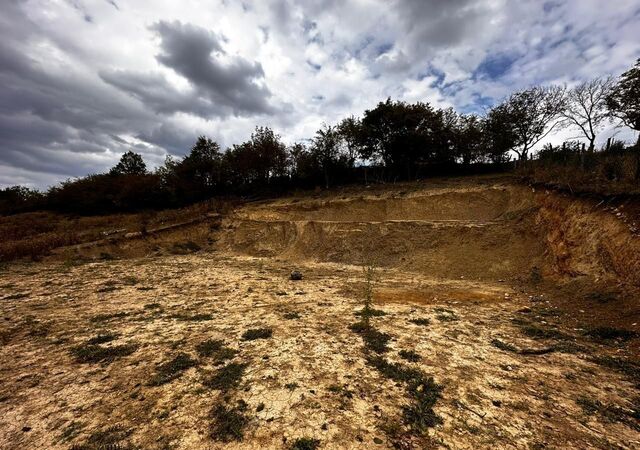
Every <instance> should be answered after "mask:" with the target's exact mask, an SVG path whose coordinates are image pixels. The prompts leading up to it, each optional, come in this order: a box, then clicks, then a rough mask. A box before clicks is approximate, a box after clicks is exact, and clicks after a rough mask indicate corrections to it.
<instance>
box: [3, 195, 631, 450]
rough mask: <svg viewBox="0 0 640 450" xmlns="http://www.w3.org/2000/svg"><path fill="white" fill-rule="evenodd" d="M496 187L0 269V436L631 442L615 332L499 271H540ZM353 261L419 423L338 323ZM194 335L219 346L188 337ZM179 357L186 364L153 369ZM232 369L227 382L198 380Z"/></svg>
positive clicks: (250, 209)
mask: <svg viewBox="0 0 640 450" xmlns="http://www.w3.org/2000/svg"><path fill="white" fill-rule="evenodd" d="M443 189H444V188H443ZM486 189H489V190H488V191H487V190H486ZM505 189H506V190H505ZM514 189H515V188H513V189H512V188H511V187H507V188H505V187H504V186H502V185H500V186H489V188H487V186H484V185H482V184H481V185H480V186H479V187H478V186H472V187H471V188H468V187H465V188H460V187H459V186H453V187H451V186H448V187H447V188H446V189H444V190H438V189H436V190H435V191H434V190H432V191H427V192H424V191H422V190H416V191H411V192H392V193H390V194H389V193H383V194H380V193H370V194H367V193H365V194H363V197H357V196H356V197H354V198H351V200H352V201H353V204H350V205H345V202H346V201H347V200H345V199H337V200H336V202H337V203H335V202H334V203H332V204H327V201H326V199H322V198H320V199H312V200H302V201H301V200H300V199H284V200H278V201H275V202H270V203H266V204H258V205H253V206H247V207H244V208H241V209H240V210H238V211H236V212H235V213H233V214H232V215H231V216H230V217H228V218H226V219H225V221H224V223H223V225H222V228H221V230H219V231H216V232H215V239H214V240H215V243H214V244H212V246H211V247H210V248H206V249H204V250H202V251H199V252H196V253H193V254H187V255H182V256H177V255H167V254H162V253H161V252H159V253H150V254H148V255H147V256H146V257H139V258H132V259H118V260H113V261H95V262H87V263H83V264H79V265H70V264H63V263H61V262H60V261H56V260H49V261H45V262H41V263H31V264H14V265H11V266H9V267H7V268H5V269H3V270H2V272H0V311H1V316H0V318H1V319H2V323H1V324H0V343H1V345H0V361H1V365H0V448H2V449H40V448H43V449H44V448H46V449H49V448H50V449H58V448H61V449H68V448H76V449H82V448H86V449H97V448H104V449H107V448H110V449H115V448H143V449H170V448H171V449H210V448H212V449H213V448H229V449H234V448H277V449H280V448H292V446H294V445H301V441H298V442H297V444H296V440H297V439H299V438H312V439H317V440H318V441H319V448H323V449H324V448H326V449H342V448H354V449H357V448H394V447H396V448H440V447H441V448H468V449H477V448H532V449H533V448H580V449H582V448H640V422H639V420H638V419H639V417H640V416H639V414H640V411H638V409H637V408H638V405H639V402H638V391H637V385H638V379H637V378H634V376H633V370H635V369H634V368H636V366H633V365H632V366H629V367H631V369H630V368H629V367H627V370H626V371H625V370H622V371H621V370H616V368H615V367H613V368H612V364H607V363H606V361H614V360H616V359H615V358H617V357H621V356H626V354H627V348H628V347H627V345H629V343H628V342H626V343H625V342H622V341H619V340H618V341H607V342H603V341H598V340H594V339H591V338H588V337H587V336H585V333H584V330H583V329H581V328H578V327H575V326H573V325H567V323H569V322H568V321H566V320H565V319H564V315H565V314H566V313H565V312H561V311H560V310H558V309H556V307H555V306H554V302H553V301H552V300H549V298H550V297H549V296H553V292H556V291H553V290H551V289H550V288H548V286H547V285H545V287H544V288H543V287H542V286H540V285H534V284H532V283H529V282H528V281H523V279H521V278H518V277H516V276H515V274H522V273H524V274H525V275H526V276H527V277H528V276H529V271H530V270H532V269H533V268H534V267H540V268H541V269H540V270H541V272H542V276H543V277H545V279H552V280H556V278H553V277H554V275H553V274H552V265H551V264H550V263H549V262H548V258H549V255H548V252H545V249H544V248H543V242H544V241H543V240H541V239H537V238H535V236H533V234H534V231H535V225H532V223H534V222H533V219H531V220H530V219H529V218H527V217H528V215H529V214H531V208H532V205H534V202H533V200H527V199H524V200H523V198H524V197H523V195H524V194H522V195H521V194H520V191H519V190H518V189H519V188H518V189H515V190H514ZM523 189H524V188H523ZM494 191H495V192H494ZM505 192H506V194H505ZM500 193H503V194H500ZM436 194H437V195H442V194H446V195H447V196H448V197H447V198H448V199H449V200H447V201H446V202H445V201H442V197H441V198H439V199H438V201H434V199H433V198H431V197H430V196H433V195H436ZM507 194H508V196H507V197H505V196H506V195H507ZM367 196H369V197H367ZM381 196H382V197H381ZM474 196H475V197H474ZM393 199H401V200H402V199H403V200H402V201H401V202H395V204H394V202H393V201H392V200H393ZM469 199H470V200H469ZM382 201H384V202H385V203H384V204H383V203H376V202H382ZM430 201H432V203H428V202H430ZM456 202H457V203H456ZM437 205H440V209H438V208H436V206H437ZM447 205H449V206H447ZM451 205H453V206H451ZM323 208H324V209H323ZM357 208H360V209H357ZM394 208H395V209H394ZM474 208H475V209H474ZM323 211H324V213H323ZM314 255H315V257H314ZM367 256H370V259H373V260H375V261H374V262H375V263H376V265H377V266H378V270H377V282H376V283H375V284H374V292H375V297H374V298H375V308H377V309H379V310H382V311H384V312H385V313H386V315H383V316H376V317H372V318H371V323H372V324H373V325H374V326H375V328H376V329H377V330H379V331H381V332H385V333H387V334H388V335H390V336H391V340H390V342H389V343H388V350H387V351H386V352H383V353H382V354H381V355H382V356H383V357H384V358H385V359H386V360H387V361H388V362H399V363H401V364H403V365H404V366H406V367H411V368H415V369H419V370H421V371H423V372H424V373H425V374H426V375H428V376H432V377H433V379H434V381H435V382H436V383H437V384H438V385H440V386H441V387H442V390H441V394H440V397H439V398H438V400H437V402H436V403H435V407H434V408H433V409H434V412H435V413H436V415H437V417H439V419H440V421H439V422H440V423H437V424H435V426H431V427H429V428H428V429H427V430H426V431H425V432H424V433H416V432H415V430H411V429H410V427H408V426H407V424H406V423H405V422H403V406H405V405H407V404H408V402H409V401H410V399H409V398H408V396H407V389H406V387H405V385H404V384H403V383H402V382H399V381H397V380H394V379H391V378H388V377H386V376H385V375H384V373H382V372H381V371H380V370H378V369H376V367H374V366H372V364H370V363H368V362H367V355H368V353H367V351H366V350H365V347H364V344H363V339H362V337H361V336H360V335H359V334H358V333H356V332H354V331H352V330H351V329H350V328H349V325H351V324H353V323H354V322H356V321H357V320H358V318H357V317H356V315H355V314H356V313H357V312H358V311H359V310H361V309H362V295H363V294H362V292H363V289H364V283H363V279H364V278H363V271H362V267H361V266H360V263H361V262H362V261H363V260H366V259H367ZM293 269H297V270H300V271H301V272H302V274H303V279H302V280H301V281H291V280H289V274H290V272H291V270H293ZM533 270H537V269H533ZM557 280H560V278H557ZM555 282H556V281H553V283H555ZM557 282H558V283H559V282H560V281H557ZM415 319H428V320H426V321H422V322H421V321H419V320H418V323H414V322H413V320H415ZM262 328H269V329H271V332H272V334H271V336H270V337H268V336H267V337H264V338H260V339H254V340H249V339H245V338H243V334H244V333H245V332H246V331H247V330H250V329H262ZM100 336H102V337H104V336H110V338H109V339H104V342H101V341H100V339H99V337H100ZM91 338H98V339H96V340H95V341H94V342H97V344H91V343H88V342H87V341H88V340H90V339H91ZM211 339H216V340H221V341H224V347H225V348H226V349H227V351H228V355H227V358H226V359H225V358H222V357H220V356H219V354H218V353H215V352H214V353H210V354H206V352H204V351H202V349H201V347H199V344H201V343H203V342H205V341H207V340H211ZM92 345H93V347H92ZM79 348H84V349H85V350H87V348H88V349H89V350H91V349H93V350H96V351H102V350H106V352H105V354H104V357H102V356H101V354H98V356H95V355H94V356H95V358H94V359H91V357H90V356H86V354H83V353H81V352H80V350H78V349H79ZM109 349H111V350H113V352H112V353H109V351H108V350H109ZM229 349H232V350H236V352H232V351H230V350H229ZM118 350H120V351H121V353H118ZM401 350H405V351H409V350H412V351H414V352H415V353H417V355H418V356H417V357H416V358H414V359H417V361H409V360H406V359H403V358H402V357H401V356H400V355H399V352H400V351H401ZM180 355H181V356H180ZM216 355H218V356H216ZM83 357H84V359H83ZM176 357H178V359H179V360H180V358H182V361H187V363H186V364H185V365H184V367H182V368H181V369H176V370H174V371H173V372H171V373H170V374H169V376H168V377H167V378H165V379H162V377H161V376H160V377H159V374H161V373H162V369H163V367H165V366H163V364H166V363H167V362H171V361H174V359H175V358H176ZM185 358H186V359H185ZM232 364H235V366H234V367H241V368H242V369H244V370H242V369H241V370H240V372H241V375H240V376H238V377H237V378H236V379H235V382H233V383H230V384H224V383H223V384H218V385H216V384H215V383H213V382H211V380H212V378H215V375H216V374H218V373H219V372H220V371H221V370H223V369H224V368H225V367H228V366H229V365H232ZM629 364H631V363H629ZM618 369H619V368H618ZM632 369H633V370H632ZM638 370H640V369H638ZM638 373H640V372H638ZM159 380H160V381H159ZM220 406H224V407H225V408H227V409H233V408H236V410H238V411H240V412H241V414H242V415H243V417H244V418H245V420H246V423H245V426H244V427H243V428H242V430H241V432H240V433H241V434H242V437H241V439H240V438H239V437H235V438H234V437H232V438H228V439H226V438H224V437H223V436H224V434H223V433H221V431H220V428H219V425H220V418H219V416H216V413H215V410H216V408H219V407H220ZM294 448H295V447H294ZM297 448H312V447H297Z"/></svg>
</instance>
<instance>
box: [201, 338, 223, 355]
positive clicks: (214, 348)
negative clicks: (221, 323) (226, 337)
mask: <svg viewBox="0 0 640 450" xmlns="http://www.w3.org/2000/svg"><path fill="white" fill-rule="evenodd" d="M222 347H224V341H222V340H220V339H207V340H206V341H203V342H200V343H199V344H198V345H196V351H197V352H198V355H200V356H212V355H213V354H214V353H216V352H218V351H219V350H220V349H221V348H222Z"/></svg>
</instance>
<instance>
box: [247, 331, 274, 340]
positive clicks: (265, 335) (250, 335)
mask: <svg viewBox="0 0 640 450" xmlns="http://www.w3.org/2000/svg"><path fill="white" fill-rule="evenodd" d="M271 336H273V330H272V329H271V328H253V329H251V330H247V331H245V332H244V333H243V334H242V340H243V341H255V340H256V339H269V338H270V337H271Z"/></svg>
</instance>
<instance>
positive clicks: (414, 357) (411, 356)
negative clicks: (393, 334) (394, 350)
mask: <svg viewBox="0 0 640 450" xmlns="http://www.w3.org/2000/svg"><path fill="white" fill-rule="evenodd" d="M398 355H399V356H400V357H401V358H402V359H406V360H407V361H409V362H418V361H420V355H419V354H417V353H416V352H414V351H413V350H400V351H399V352H398Z"/></svg>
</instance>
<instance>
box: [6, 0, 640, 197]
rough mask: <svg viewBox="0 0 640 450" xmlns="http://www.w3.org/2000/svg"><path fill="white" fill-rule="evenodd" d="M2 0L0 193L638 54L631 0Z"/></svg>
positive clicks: (300, 132) (466, 101)
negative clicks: (204, 141)
mask: <svg viewBox="0 0 640 450" xmlns="http://www.w3.org/2000/svg"><path fill="white" fill-rule="evenodd" d="M1 3H2V8H1V10H0V11H1V12H0V38H1V39H0V187H2V186H3V185H7V184H10V183H12V182H15V181H16V180H18V181H20V182H26V183H31V184H32V185H37V186H39V187H46V185H47V184H48V183H50V182H51V180H61V179H65V178H67V177H72V176H81V175H85V174H87V173H93V172H100V171H103V170H106V169H108V168H109V167H110V166H112V165H113V164H114V163H115V162H116V160H117V159H118V157H119V155H120V154H121V153H123V152H124V151H127V150H130V149H133V150H134V151H138V152H140V153H142V155H143V157H144V158H145V159H146V161H147V162H148V164H149V166H150V167H153V166H155V165H157V164H158V163H160V162H161V161H162V160H163V159H164V156H165V155H166V154H167V153H171V154H174V155H184V154H185V153H186V152H187V151H188V149H189V148H190V146H191V145H192V143H193V140H194V138H195V137H196V136H197V135H198V134H201V133H205V134H207V135H209V136H211V137H212V138H214V139H216V140H218V141H219V142H220V143H221V144H224V145H230V144H232V143H236V142H240V141H241V140H242V139H246V137H247V136H248V135H249V134H250V132H251V130H252V129H253V127H254V126H255V125H270V126H273V127H275V128H276V131H278V132H279V133H281V134H282V135H283V136H284V137H285V139H286V140H287V141H293V140H298V139H304V138H307V137H309V136H311V135H313V133H314V132H315V130H316V129H317V127H319V126H320V124H321V123H322V122H327V123H331V122H334V121H336V120H338V119H340V118H341V117H344V116H347V115H350V114H359V113H361V112H362V111H363V110H364V109H367V108H369V107H371V106H372V105H374V104H375V102H377V101H379V100H380V99H381V98H386V97H387V96H388V95H391V96H393V97H398V98H400V99H403V100H407V101H417V100H420V101H431V102H433V103H436V104H438V105H439V106H441V105H442V104H441V103H438V102H440V101H443V102H444V103H445V106H448V105H455V106H456V107H457V108H458V109H460V110H468V111H471V110H473V111H476V110H478V108H485V107H487V106H489V105H490V104H492V102H495V101H498V100H499V99H500V98H501V97H502V96H504V95H505V94H507V93H508V92H509V91H510V90H513V89H517V88H521V87H524V86H526V85H529V84H531V83H549V82H564V81H568V82H570V81H572V80H578V79H587V78H589V77H592V76H595V75H603V74H610V73H611V74H614V75H615V74H617V73H620V72H621V71H622V70H624V69H625V68H627V67H628V66H629V65H630V64H631V63H632V62H633V61H634V60H635V58H636V57H637V54H638V51H640V43H638V41H637V38H636V35H637V31H636V30H637V25H638V23H639V21H640V16H638V11H639V10H638V6H637V1H635V2H634V0H617V2H616V8H601V4H600V3H599V2H598V1H597V0H553V1H547V2H540V1H537V0H522V1H518V2H509V1H507V0H477V1H475V0H474V1H471V0H390V1H384V0H377V1H374V0H368V1H366V2H344V1H340V0H268V1H266V0H265V1H263V0H260V1H258V0H254V1H248V0H247V1H246V2H244V3H243V4H239V3H238V2H233V1H229V0H226V1H222V2H221V1H219V0H182V1H181V2H158V3H154V4H153V5H152V6H151V5H150V4H149V2H147V1H145V0H129V1H127V2H121V1H119V0H94V1H89V0H64V1H60V2H51V1H49V0H2V1H1ZM167 19H170V20H167Z"/></svg>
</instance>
